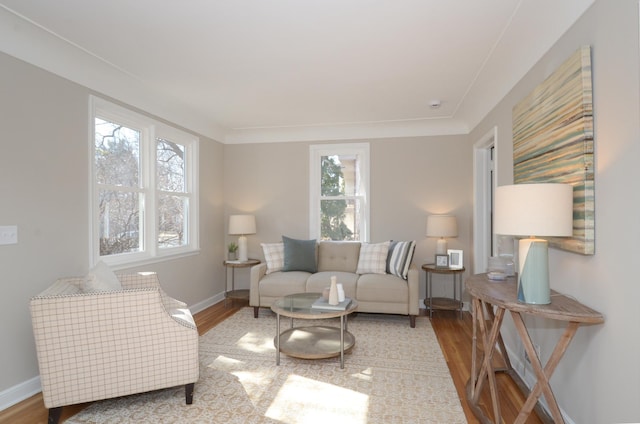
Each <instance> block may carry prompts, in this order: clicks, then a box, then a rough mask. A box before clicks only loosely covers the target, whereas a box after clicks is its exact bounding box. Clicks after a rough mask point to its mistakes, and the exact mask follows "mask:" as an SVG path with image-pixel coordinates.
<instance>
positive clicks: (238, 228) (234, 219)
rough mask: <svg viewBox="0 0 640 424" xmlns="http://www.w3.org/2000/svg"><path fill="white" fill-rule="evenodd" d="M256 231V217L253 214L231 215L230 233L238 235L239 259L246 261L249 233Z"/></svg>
mask: <svg viewBox="0 0 640 424" xmlns="http://www.w3.org/2000/svg"><path fill="white" fill-rule="evenodd" d="M255 233H256V217H255V216H253V215H231V216H230V217H229V234H230V235H238V236H240V237H238V260H239V261H242V262H245V261H248V260H249V258H248V256H247V237H246V235H247V234H255Z"/></svg>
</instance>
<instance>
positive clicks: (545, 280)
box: [494, 183, 573, 305]
mask: <svg viewBox="0 0 640 424" xmlns="http://www.w3.org/2000/svg"><path fill="white" fill-rule="evenodd" d="M494 226H495V232H496V233H497V234H503V235H511V236H525V237H526V238H522V239H520V241H519V243H518V256H519V266H518V270H519V273H518V300H519V301H520V302H523V303H529V304H539V305H546V304H549V303H551V294H550V293H551V289H550V286H549V252H548V242H547V240H544V239H540V238H536V237H537V236H539V237H567V236H571V235H572V234H573V187H572V186H571V185H569V184H555V183H551V184H515V185H507V186H500V187H497V189H496V195H495V210H494Z"/></svg>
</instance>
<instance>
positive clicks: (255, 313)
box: [253, 306, 260, 318]
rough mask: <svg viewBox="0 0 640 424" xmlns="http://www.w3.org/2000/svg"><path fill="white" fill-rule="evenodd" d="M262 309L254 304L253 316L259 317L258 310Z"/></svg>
mask: <svg viewBox="0 0 640 424" xmlns="http://www.w3.org/2000/svg"><path fill="white" fill-rule="evenodd" d="M259 310H260V307H259V306H254V307H253V317H254V318H258V311H259Z"/></svg>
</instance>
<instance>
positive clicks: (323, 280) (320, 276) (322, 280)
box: [306, 271, 359, 299]
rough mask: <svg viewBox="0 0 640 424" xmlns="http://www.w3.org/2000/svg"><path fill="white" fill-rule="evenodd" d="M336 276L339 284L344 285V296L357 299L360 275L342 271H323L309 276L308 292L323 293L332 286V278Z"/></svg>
mask: <svg viewBox="0 0 640 424" xmlns="http://www.w3.org/2000/svg"><path fill="white" fill-rule="evenodd" d="M334 275H335V276H336V280H337V282H338V283H339V284H342V287H343V288H344V295H345V296H346V297H350V298H352V299H355V297H356V283H357V281H358V277H359V275H358V274H355V273H353V272H341V271H323V272H316V273H315V274H312V275H311V276H309V279H308V280H307V287H306V288H307V290H306V291H307V292H309V293H311V292H316V293H322V291H323V290H324V289H325V288H326V287H330V286H331V277H332V276H334Z"/></svg>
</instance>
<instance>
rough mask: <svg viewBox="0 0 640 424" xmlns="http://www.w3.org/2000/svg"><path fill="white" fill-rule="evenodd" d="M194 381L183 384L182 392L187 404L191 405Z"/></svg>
mask: <svg viewBox="0 0 640 424" xmlns="http://www.w3.org/2000/svg"><path fill="white" fill-rule="evenodd" d="M195 385H196V383H189V384H187V385H185V386H184V394H185V398H186V401H187V405H191V404H192V403H193V389H194V387H195Z"/></svg>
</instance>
